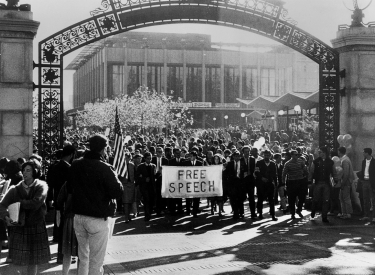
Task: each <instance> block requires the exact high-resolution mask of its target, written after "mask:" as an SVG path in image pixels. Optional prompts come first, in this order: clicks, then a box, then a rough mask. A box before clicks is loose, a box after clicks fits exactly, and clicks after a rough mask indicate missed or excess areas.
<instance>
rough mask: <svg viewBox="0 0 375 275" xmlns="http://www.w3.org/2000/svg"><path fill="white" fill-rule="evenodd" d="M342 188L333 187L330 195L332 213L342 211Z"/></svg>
mask: <svg viewBox="0 0 375 275" xmlns="http://www.w3.org/2000/svg"><path fill="white" fill-rule="evenodd" d="M340 190H341V188H331V195H330V200H331V204H330V208H329V209H330V210H329V212H331V213H335V212H337V213H341V205H340Z"/></svg>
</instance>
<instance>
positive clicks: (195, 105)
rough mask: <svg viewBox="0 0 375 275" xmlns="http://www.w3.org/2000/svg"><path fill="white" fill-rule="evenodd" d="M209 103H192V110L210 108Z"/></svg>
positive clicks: (210, 104)
mask: <svg viewBox="0 0 375 275" xmlns="http://www.w3.org/2000/svg"><path fill="white" fill-rule="evenodd" d="M211 107H212V103H211V102H193V108H211Z"/></svg>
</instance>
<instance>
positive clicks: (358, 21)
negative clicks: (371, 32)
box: [343, 0, 373, 28]
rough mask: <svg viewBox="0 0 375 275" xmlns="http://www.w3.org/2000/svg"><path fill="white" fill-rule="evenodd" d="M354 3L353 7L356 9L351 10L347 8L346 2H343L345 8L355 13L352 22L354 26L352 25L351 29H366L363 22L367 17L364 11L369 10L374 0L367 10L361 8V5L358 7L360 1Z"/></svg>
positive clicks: (354, 0) (356, 0) (355, 0)
mask: <svg viewBox="0 0 375 275" xmlns="http://www.w3.org/2000/svg"><path fill="white" fill-rule="evenodd" d="M352 1H353V7H354V10H352V9H349V8H348V7H347V6H346V4H345V2H343V3H344V5H345V7H346V8H347V9H348V10H350V11H352V12H353V14H352V19H353V21H352V24H351V25H350V27H351V28H354V27H364V24H363V21H362V20H363V17H365V15H364V14H363V11H364V10H365V9H367V8H368V7H369V6H370V5H371V3H372V1H373V0H370V3H369V4H368V5H367V6H366V7H365V8H363V9H361V8H360V7H359V5H358V0H352Z"/></svg>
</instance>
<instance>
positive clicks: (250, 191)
mask: <svg viewBox="0 0 375 275" xmlns="http://www.w3.org/2000/svg"><path fill="white" fill-rule="evenodd" d="M244 191H245V193H246V195H247V198H248V200H249V208H250V213H251V216H255V184H253V183H250V184H247V183H246V184H245V185H244Z"/></svg>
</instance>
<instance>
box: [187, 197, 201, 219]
mask: <svg viewBox="0 0 375 275" xmlns="http://www.w3.org/2000/svg"><path fill="white" fill-rule="evenodd" d="M199 202H200V198H193V199H190V198H187V199H186V212H187V213H188V214H190V212H191V205H193V215H196V214H198V211H199Z"/></svg>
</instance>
